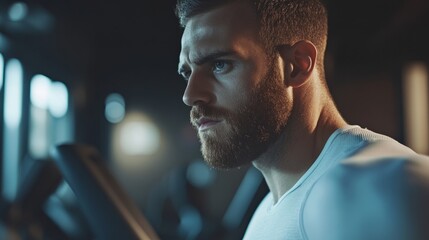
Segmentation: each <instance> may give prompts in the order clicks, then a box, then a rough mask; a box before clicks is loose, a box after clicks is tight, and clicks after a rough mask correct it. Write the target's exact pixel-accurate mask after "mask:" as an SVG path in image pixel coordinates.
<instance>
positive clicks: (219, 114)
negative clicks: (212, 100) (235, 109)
mask: <svg viewBox="0 0 429 240" xmlns="http://www.w3.org/2000/svg"><path fill="white" fill-rule="evenodd" d="M190 115H191V123H192V125H193V126H197V121H198V119H200V118H201V117H206V118H212V119H222V118H226V117H227V116H228V115H229V113H228V112H227V111H226V110H222V109H219V108H215V107H208V106H203V105H197V106H193V107H192V109H191V114H190Z"/></svg>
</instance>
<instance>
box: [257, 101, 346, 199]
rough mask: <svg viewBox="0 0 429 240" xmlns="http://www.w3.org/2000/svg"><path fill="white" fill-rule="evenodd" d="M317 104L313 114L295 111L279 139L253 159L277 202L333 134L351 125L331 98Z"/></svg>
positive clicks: (302, 173) (308, 166)
mask: <svg viewBox="0 0 429 240" xmlns="http://www.w3.org/2000/svg"><path fill="white" fill-rule="evenodd" d="M314 104H315V105H314V106H313V108H314V109H313V110H316V111H313V112H312V113H315V114H314V115H313V116H309V115H303V112H300V109H297V110H296V111H295V112H294V113H293V114H291V117H290V119H289V121H288V124H287V126H286V128H285V130H284V132H283V133H282V135H281V136H280V137H279V139H278V140H277V141H276V142H275V143H274V144H273V145H272V146H271V147H270V149H268V151H267V152H265V153H264V154H263V155H262V156H261V157H260V158H258V159H257V160H255V161H254V162H253V165H254V166H255V167H256V168H257V169H259V170H260V171H261V172H262V174H263V175H264V178H265V180H266V182H267V185H268V187H269V189H270V191H271V192H272V194H273V199H274V203H276V202H277V201H278V200H279V198H280V197H281V196H283V194H285V193H286V192H287V191H288V190H289V189H291V188H292V187H293V186H294V185H295V183H296V182H297V181H298V180H299V179H300V178H301V177H302V175H304V173H305V172H306V171H307V170H308V169H309V168H310V166H311V165H312V164H313V163H314V161H315V160H316V159H317V157H318V156H319V154H320V153H321V151H322V149H323V147H324V146H325V144H326V142H327V140H328V138H329V137H330V136H331V135H332V133H333V132H334V131H335V130H337V129H338V128H342V127H344V126H346V125H347V124H346V122H345V121H344V120H343V119H342V118H341V116H340V114H339V113H338V111H337V110H336V108H335V106H334V104H333V102H332V101H331V100H327V101H326V102H325V103H324V104H323V103H322V104H323V106H322V104H320V103H314ZM318 106H320V107H319V109H317V108H318ZM307 107H310V106H308V105H307ZM305 111H308V109H307V110H305ZM307 114H308V112H307ZM303 116H305V117H303ZM303 121H304V122H303Z"/></svg>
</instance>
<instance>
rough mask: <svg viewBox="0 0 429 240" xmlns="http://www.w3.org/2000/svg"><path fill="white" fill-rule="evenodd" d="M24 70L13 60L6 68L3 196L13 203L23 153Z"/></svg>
mask: <svg viewBox="0 0 429 240" xmlns="http://www.w3.org/2000/svg"><path fill="white" fill-rule="evenodd" d="M22 92H23V69H22V65H21V63H20V62H19V61H18V60H16V59H11V60H9V61H8V62H7V63H6V67H5V83H4V113H3V114H4V123H5V129H4V132H3V196H4V198H5V199H7V200H9V201H12V200H14V199H15V197H16V193H17V189H18V182H19V171H20V168H19V162H20V157H21V155H20V152H21V144H20V139H21V131H20V125H21V118H22Z"/></svg>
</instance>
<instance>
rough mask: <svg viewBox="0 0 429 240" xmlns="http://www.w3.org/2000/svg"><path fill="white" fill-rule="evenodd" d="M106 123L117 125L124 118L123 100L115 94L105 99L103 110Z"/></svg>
mask: <svg viewBox="0 0 429 240" xmlns="http://www.w3.org/2000/svg"><path fill="white" fill-rule="evenodd" d="M104 114H105V116H106V119H107V121H109V122H110V123H119V122H120V121H122V119H124V116H125V100H124V98H123V97H122V96H121V95H120V94H117V93H112V94H110V95H109V96H107V98H106V107H105V110H104Z"/></svg>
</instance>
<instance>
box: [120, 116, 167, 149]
mask: <svg viewBox="0 0 429 240" xmlns="http://www.w3.org/2000/svg"><path fill="white" fill-rule="evenodd" d="M120 143H121V149H122V150H123V151H124V153H125V154H127V155H131V156H132V155H152V154H154V153H155V152H156V151H157V150H158V148H159V132H158V129H157V128H156V127H155V125H154V124H153V123H152V122H149V121H141V122H127V123H125V124H124V125H123V126H122V129H121V135H120Z"/></svg>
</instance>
